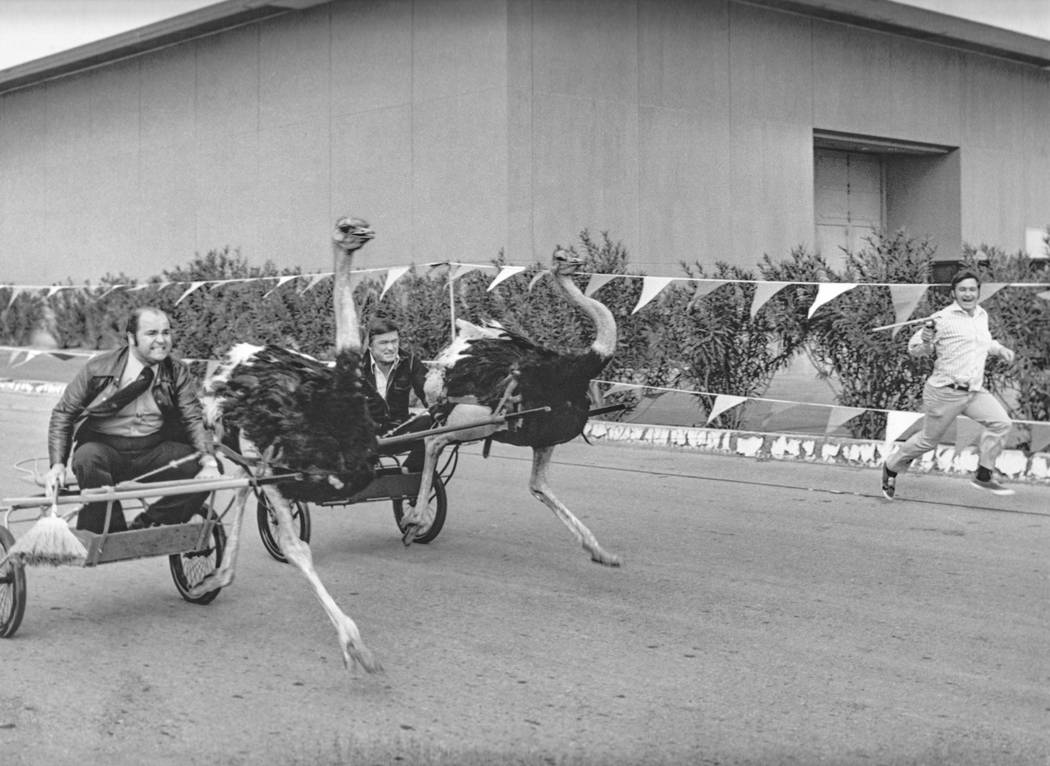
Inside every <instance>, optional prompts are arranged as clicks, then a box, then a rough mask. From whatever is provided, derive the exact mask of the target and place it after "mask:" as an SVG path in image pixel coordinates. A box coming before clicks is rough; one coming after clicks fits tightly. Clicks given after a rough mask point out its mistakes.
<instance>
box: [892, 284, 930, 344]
mask: <svg viewBox="0 0 1050 766" xmlns="http://www.w3.org/2000/svg"><path fill="white" fill-rule="evenodd" d="M927 287H929V285H890V286H889V288H890V300H892V301H893V316H894V317H895V319H894V321H895V322H905V321H907V320H908V318H909V317H910V316H911V315H912V312H913V311H915V307H916V306H918V305H919V301H921V300H922V296H924V295H925V294H926V288H927ZM900 331H901V328H900V327H894V328H893V332H892V333H891V334H890V335H891V337H896V336H897V333H899V332H900Z"/></svg>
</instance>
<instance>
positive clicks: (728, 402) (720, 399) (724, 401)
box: [707, 394, 747, 423]
mask: <svg viewBox="0 0 1050 766" xmlns="http://www.w3.org/2000/svg"><path fill="white" fill-rule="evenodd" d="M746 401H747V397H746V396H734V395H732V394H719V395H718V396H716V397H715V403H714V406H713V407H711V412H710V413H709V414H708V416H707V422H708V423H710V422H711V421H712V420H714V419H715V418H717V417H718V416H719V415H721V414H722V413H723V412H725V411H726V410H730V409H732V408H733V407H736V406H737V405H738V404H742V403H743V402H746Z"/></svg>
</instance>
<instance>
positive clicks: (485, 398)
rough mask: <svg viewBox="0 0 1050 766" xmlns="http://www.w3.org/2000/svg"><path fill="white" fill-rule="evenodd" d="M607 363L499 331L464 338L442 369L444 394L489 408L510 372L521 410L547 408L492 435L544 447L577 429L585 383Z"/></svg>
mask: <svg viewBox="0 0 1050 766" xmlns="http://www.w3.org/2000/svg"><path fill="white" fill-rule="evenodd" d="M608 363H609V358H608V357H604V356H601V355H599V354H598V353H597V352H595V351H593V350H587V351H584V352H577V353H559V352H557V351H552V350H551V349H547V348H543V347H542V346H538V345H536V344H535V343H533V342H532V341H530V340H529V339H528V338H525V337H524V336H521V335H518V334H516V333H512V332H509V331H506V330H504V331H502V332H501V334H500V335H499V336H498V337H494V338H474V339H471V340H469V341H468V342H467V348H466V350H465V352H464V354H463V356H461V357H460V358H459V359H457V360H456V362H455V364H454V365H453V366H452V367H451V368H449V369H448V370H447V371H446V372H445V382H446V387H447V388H446V390H447V392H448V396H449V397H460V396H474V397H476V398H477V400H478V401H479V402H480V403H481V404H484V405H485V406H487V407H492V408H494V407H495V406H496V405H498V404H499V402H500V399H501V398H502V397H503V394H504V391H505V390H506V386H507V382H508V379H509V377H508V376H511V375H515V376H516V377H517V379H518V386H517V389H516V391H515V395H518V396H520V397H521V408H522V409H532V408H535V407H544V406H546V407H550V408H551V412H550V413H548V414H543V415H530V416H529V417H527V418H524V419H523V420H521V421H520V422H519V423H516V424H515V426H514V427H513V428H512V429H510V430H507V431H501V432H499V433H497V434H496V435H495V436H493V438H494V439H495V440H496V441H501V442H506V443H508V444H516V445H519V446H530V447H547V446H552V445H555V444H562V443H564V442H567V441H570V440H572V439H574V438H576V437H577V436H579V435H580V434H581V433H583V429H584V426H585V425H586V423H587V413H588V411H589V409H590V404H591V402H590V396H589V395H588V389H589V387H590V382H591V380H593V379H594V378H595V377H597V376H598V374H599V373H601V371H602V370H603V369H605V366H606V365H607V364H608Z"/></svg>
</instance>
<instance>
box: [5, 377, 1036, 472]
mask: <svg viewBox="0 0 1050 766" xmlns="http://www.w3.org/2000/svg"><path fill="white" fill-rule="evenodd" d="M65 387H66V384H65V383H56V382H52V381H42V380H12V379H10V378H3V379H0V392H9V393H18V394H34V395H43V396H59V395H61V393H62V391H64V390H65ZM584 435H585V436H586V437H587V438H588V439H590V440H591V441H593V442H595V443H601V442H609V443H614V442H625V443H631V444H648V445H650V446H653V447H671V448H675V449H687V450H696V451H697V452H702V453H704V454H709V455H732V456H735V457H750V458H755V459H757V460H803V461H806V462H809V463H825V464H828V465H846V466H854V467H858V468H876V469H877V468H881V467H882V461H883V460H884V459H885V456H886V454H887V453H888V450H887V449H886V444H885V442H881V441H871V440H864V439H849V438H836V437H831V436H820V437H818V436H806V435H798V434H776V433H763V432H752V431H725V430H722V429H718V428H697V427H689V426H654V425H645V424H642V423H618V422H613V421H606V420H592V421H590V422H588V423H587V427H586V428H585V429H584ZM995 467H996V469H997V470H998V471H1000V472H1001V473H1002V474H1003V475H1004V476H1005V477H1007V478H1009V479H1015V480H1020V481H1030V482H1034V483H1045V484H1050V453H1047V452H1036V453H1034V454H1032V455H1026V454H1025V453H1024V452H1022V451H1021V450H1003V453H1002V454H1001V455H1000V456H999V459H998V460H997V461H996V462H995ZM909 470H911V471H913V472H919V473H937V472H939V473H946V474H972V473H973V472H974V471H976V470H977V450H976V449H974V448H973V447H966V448H964V449H962V450H956V449H955V447H954V446H952V445H945V444H942V445H940V446H939V447H937V448H936V449H934V450H933V451H931V452H927V453H926V454H925V455H923V456H922V458H920V459H919V460H916V461H915V462H914V463H913V464H912V466H911V468H910V469H909Z"/></svg>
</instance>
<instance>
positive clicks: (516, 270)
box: [485, 266, 525, 293]
mask: <svg viewBox="0 0 1050 766" xmlns="http://www.w3.org/2000/svg"><path fill="white" fill-rule="evenodd" d="M523 271H525V267H524V266H504V267H503V268H502V269H500V270H499V274H497V275H496V278H495V279H493V280H492V282H490V283H489V286H488V289H487V290H486V291H485V292H487V293H490V292H492V288H494V287H495V286H496V285H498V284H499V283H500V282H503V281H505V280H507V279H510V278H511V277H513V276H515V275H517V274H520V273H521V272H523Z"/></svg>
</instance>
